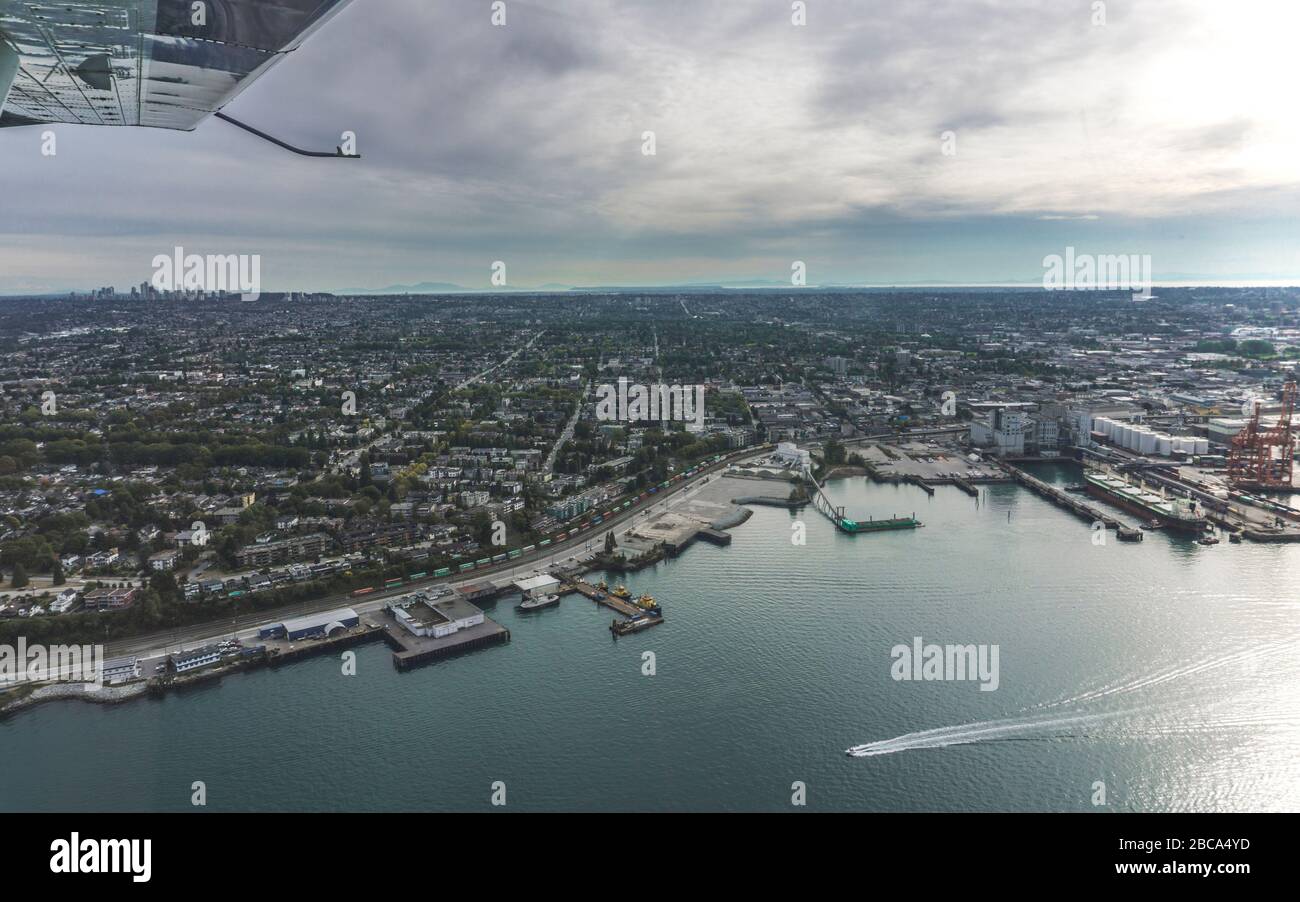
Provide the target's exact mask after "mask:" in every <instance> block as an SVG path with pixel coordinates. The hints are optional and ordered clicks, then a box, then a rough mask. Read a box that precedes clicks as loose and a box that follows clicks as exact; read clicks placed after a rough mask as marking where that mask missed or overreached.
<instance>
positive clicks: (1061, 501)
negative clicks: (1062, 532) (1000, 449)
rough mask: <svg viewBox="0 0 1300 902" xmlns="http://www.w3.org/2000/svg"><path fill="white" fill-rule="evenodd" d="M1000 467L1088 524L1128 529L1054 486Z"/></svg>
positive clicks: (1034, 491) (1102, 512) (1007, 464)
mask: <svg viewBox="0 0 1300 902" xmlns="http://www.w3.org/2000/svg"><path fill="white" fill-rule="evenodd" d="M1001 465H1002V469H1004V470H1005V471H1006V472H1007V473H1009V474H1010V475H1011V478H1012V479H1014V480H1015V481H1016V482H1018V483H1020V484H1021V485H1023V486H1024V487H1025V488H1027V489H1029V490H1030V491H1031V492H1033V493H1034V494H1035V495H1038V496H1039V497H1040V498H1045V499H1047V500H1048V501H1051V502H1052V503H1053V504H1055V505H1057V506H1058V507H1063V508H1065V509H1066V510H1068V511H1070V512H1071V513H1073V514H1076V515H1077V516H1079V517H1082V518H1083V519H1085V520H1087V521H1088V522H1090V523H1098V522H1100V523H1104V524H1106V528H1107V529H1116V530H1127V529H1128V527H1127V526H1125V525H1124V524H1123V523H1121V522H1120V521H1119V520H1117V519H1115V518H1114V517H1113V516H1111V515H1110V514H1108V513H1106V512H1105V511H1103V510H1102V509H1101V508H1099V507H1094V506H1093V505H1091V504H1088V503H1087V502H1086V501H1081V500H1079V499H1078V498H1076V497H1075V496H1073V495H1071V494H1070V493H1069V492H1067V491H1065V490H1064V489H1059V488H1057V487H1056V486H1054V485H1049V484H1047V483H1046V482H1043V480H1041V479H1038V478H1036V477H1034V476H1030V475H1029V474H1028V473H1026V472H1025V471H1024V470H1022V469H1020V468H1019V467H1017V466H1013V465H1012V464H1009V463H1006V462H1005V461H1003V462H1002V464H1001Z"/></svg>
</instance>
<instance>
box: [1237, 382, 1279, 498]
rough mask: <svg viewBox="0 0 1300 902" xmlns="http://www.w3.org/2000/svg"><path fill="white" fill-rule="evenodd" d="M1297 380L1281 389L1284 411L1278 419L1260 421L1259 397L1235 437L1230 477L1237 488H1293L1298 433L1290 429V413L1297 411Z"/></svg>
mask: <svg viewBox="0 0 1300 902" xmlns="http://www.w3.org/2000/svg"><path fill="white" fill-rule="evenodd" d="M1295 400H1296V384H1295V382H1288V383H1287V384H1286V387H1285V388H1283V389H1282V412H1281V413H1280V414H1279V415H1278V418H1277V423H1275V424H1274V425H1272V426H1266V425H1264V424H1263V423H1262V422H1261V421H1260V407H1261V403H1262V402H1260V401H1258V400H1256V401H1255V403H1254V405H1253V407H1254V410H1253V411H1252V412H1251V415H1250V419H1249V420H1247V421H1246V427H1245V428H1244V429H1242V430H1241V432H1239V433H1237V434H1236V435H1235V436H1234V437H1233V439H1232V446H1231V448H1230V449H1229V452H1228V481H1229V482H1231V483H1232V485H1233V486H1234V487H1237V488H1255V489H1290V488H1291V470H1292V465H1293V463H1294V458H1295V435H1293V434H1292V432H1291V415H1292V414H1293V413H1294V412H1295Z"/></svg>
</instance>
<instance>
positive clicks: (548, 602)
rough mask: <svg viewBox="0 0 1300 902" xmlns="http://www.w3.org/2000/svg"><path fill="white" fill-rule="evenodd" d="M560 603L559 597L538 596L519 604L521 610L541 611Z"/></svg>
mask: <svg viewBox="0 0 1300 902" xmlns="http://www.w3.org/2000/svg"><path fill="white" fill-rule="evenodd" d="M559 603H560V596H558V595H536V596H533V597H532V598H525V599H524V600H523V601H521V602H519V610H521V611H540V610H541V609H542V608H549V607H553V606H555V605H557V604H559Z"/></svg>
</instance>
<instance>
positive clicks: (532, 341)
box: [454, 329, 546, 391]
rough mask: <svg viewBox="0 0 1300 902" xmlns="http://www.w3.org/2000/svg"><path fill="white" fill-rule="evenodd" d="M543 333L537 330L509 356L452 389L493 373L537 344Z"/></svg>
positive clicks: (477, 380)
mask: <svg viewBox="0 0 1300 902" xmlns="http://www.w3.org/2000/svg"><path fill="white" fill-rule="evenodd" d="M545 334H546V330H545V329H543V330H542V331H540V332H538V333H537V334H536V335H534V336H533V337H532V338H530V339H529V340H528V344H526V345H524V346H523V347H522V348H519V349H517V350H516V351H515V352H514V353H513V354H511V355H510V356H509V357H507V358H506V359H505V360H502V361H501V362H500V363H497V364H494V365H493V366H490V367H488V368H487V369H485V370H484V371H483V372H481V373H479V374H478V375H477V376H470V377H469V378H468V379H466V380H465V381H464V382H462V383H461V384H460V385H457V386H456V388H455V389H454V391H460V390H461V389H462V388H469V387H470V386H471V385H474V384H475V383H477V382H481V381H483V378H484V377H485V376H487V375H488V374H490V373H495V372H496V371H497V370H499V369H501V367H503V366H505V365H506V364H508V363H510V361H512V360H514V359H515V358H516V357H518V356H519V355H520V354H522V353H523V352H524V351H527V350H528V349H529V348H531V347H532V346H533V345H535V344H537V339H539V338H541V337H542V336H543V335H545Z"/></svg>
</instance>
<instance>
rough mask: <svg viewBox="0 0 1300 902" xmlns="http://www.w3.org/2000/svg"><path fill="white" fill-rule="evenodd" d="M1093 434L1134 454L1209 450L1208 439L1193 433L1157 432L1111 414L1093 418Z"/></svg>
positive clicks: (1184, 453)
mask: <svg viewBox="0 0 1300 902" xmlns="http://www.w3.org/2000/svg"><path fill="white" fill-rule="evenodd" d="M1092 438H1093V440H1094V441H1097V442H1102V441H1105V442H1109V443H1110V444H1112V445H1114V446H1115V447H1117V448H1124V449H1126V450H1128V451H1132V452H1133V453H1135V454H1142V455H1153V456H1159V457H1170V456H1173V455H1178V456H1180V457H1181V456H1184V455H1189V454H1190V455H1205V454H1209V453H1210V440H1209V439H1208V438H1201V437H1198V436H1193V435H1170V434H1169V433H1165V432H1157V431H1156V430H1155V429H1151V428H1149V427H1147V426H1143V425H1142V424H1141V423H1133V422H1125V421H1121V420H1115V419H1111V418H1110V417H1097V418H1096V419H1094V420H1093V421H1092Z"/></svg>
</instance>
